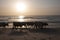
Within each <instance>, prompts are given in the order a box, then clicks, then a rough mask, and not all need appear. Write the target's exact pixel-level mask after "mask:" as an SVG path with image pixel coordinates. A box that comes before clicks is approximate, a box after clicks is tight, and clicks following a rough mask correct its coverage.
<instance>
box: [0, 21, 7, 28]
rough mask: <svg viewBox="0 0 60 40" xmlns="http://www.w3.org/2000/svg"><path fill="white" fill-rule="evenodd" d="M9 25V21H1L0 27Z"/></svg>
mask: <svg viewBox="0 0 60 40" xmlns="http://www.w3.org/2000/svg"><path fill="white" fill-rule="evenodd" d="M5 26H8V22H0V27H5Z"/></svg>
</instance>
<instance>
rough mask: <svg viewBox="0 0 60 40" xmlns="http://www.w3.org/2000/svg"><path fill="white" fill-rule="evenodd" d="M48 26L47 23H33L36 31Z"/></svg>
mask: <svg viewBox="0 0 60 40" xmlns="http://www.w3.org/2000/svg"><path fill="white" fill-rule="evenodd" d="M47 25H48V23H45V22H35V28H36V29H38V28H39V29H40V28H41V29H42V28H43V26H47Z"/></svg>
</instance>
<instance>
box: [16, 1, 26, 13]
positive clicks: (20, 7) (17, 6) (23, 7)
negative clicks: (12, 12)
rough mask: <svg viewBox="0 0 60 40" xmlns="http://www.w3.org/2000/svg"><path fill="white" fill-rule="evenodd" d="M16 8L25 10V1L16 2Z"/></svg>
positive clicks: (20, 10) (19, 10) (21, 10)
mask: <svg viewBox="0 0 60 40" xmlns="http://www.w3.org/2000/svg"><path fill="white" fill-rule="evenodd" d="M16 10H17V11H18V12H24V11H25V10H26V5H25V3H23V2H21V3H19V2H18V3H17V4H16Z"/></svg>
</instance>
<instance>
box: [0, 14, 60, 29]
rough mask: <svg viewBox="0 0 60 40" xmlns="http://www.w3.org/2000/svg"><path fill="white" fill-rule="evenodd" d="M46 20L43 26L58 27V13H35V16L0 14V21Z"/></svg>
mask: <svg viewBox="0 0 60 40" xmlns="http://www.w3.org/2000/svg"><path fill="white" fill-rule="evenodd" d="M15 21H16V22H17V21H18V22H26V21H27V22H30V21H32V22H33V21H40V22H47V23H48V26H45V28H60V15H37V16H0V22H15Z"/></svg>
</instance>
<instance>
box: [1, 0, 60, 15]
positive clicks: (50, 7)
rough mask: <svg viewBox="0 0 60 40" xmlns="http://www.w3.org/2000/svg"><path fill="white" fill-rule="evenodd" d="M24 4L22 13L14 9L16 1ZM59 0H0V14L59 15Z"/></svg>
mask: <svg viewBox="0 0 60 40" xmlns="http://www.w3.org/2000/svg"><path fill="white" fill-rule="evenodd" d="M18 2H22V3H24V4H25V5H26V7H27V8H26V9H25V11H26V12H24V13H20V12H17V11H16V3H18ZM59 8H60V0H0V15H60V9H59Z"/></svg>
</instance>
